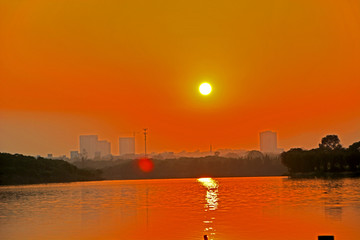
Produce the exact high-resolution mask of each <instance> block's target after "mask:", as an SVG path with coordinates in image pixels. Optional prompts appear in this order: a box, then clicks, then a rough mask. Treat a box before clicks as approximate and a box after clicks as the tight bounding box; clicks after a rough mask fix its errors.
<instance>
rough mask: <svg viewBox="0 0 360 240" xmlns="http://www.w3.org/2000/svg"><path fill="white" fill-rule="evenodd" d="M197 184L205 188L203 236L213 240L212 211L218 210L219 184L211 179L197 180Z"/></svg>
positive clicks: (214, 232) (213, 215) (214, 231)
mask: <svg viewBox="0 0 360 240" xmlns="http://www.w3.org/2000/svg"><path fill="white" fill-rule="evenodd" d="M197 181H198V182H200V183H201V185H202V186H204V187H205V188H206V194H205V200H206V204H205V220H204V221H203V223H204V224H205V228H204V235H207V236H208V237H209V240H213V239H214V237H215V234H216V230H215V227H214V221H215V218H216V217H215V214H214V213H212V211H215V210H216V209H217V208H218V188H219V184H218V182H217V181H216V180H214V179H212V178H199V179H197Z"/></svg>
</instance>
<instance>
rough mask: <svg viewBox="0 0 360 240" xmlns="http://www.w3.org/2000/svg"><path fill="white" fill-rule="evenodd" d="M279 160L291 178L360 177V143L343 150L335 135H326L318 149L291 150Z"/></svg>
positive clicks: (284, 153)
mask: <svg viewBox="0 0 360 240" xmlns="http://www.w3.org/2000/svg"><path fill="white" fill-rule="evenodd" d="M281 159H282V163H283V164H284V166H286V167H287V168H288V171H289V175H290V176H291V177H312V176H316V177H337V176H338V177H342V176H345V177H346V176H350V177H351V176H360V141H358V142H355V143H353V144H351V145H350V146H349V147H348V148H344V147H342V145H341V144H340V139H339V137H338V136H337V135H327V136H326V137H324V138H322V140H321V143H320V144H319V147H318V148H315V149H311V150H303V149H301V148H292V149H290V150H289V151H287V152H283V153H282V154H281Z"/></svg>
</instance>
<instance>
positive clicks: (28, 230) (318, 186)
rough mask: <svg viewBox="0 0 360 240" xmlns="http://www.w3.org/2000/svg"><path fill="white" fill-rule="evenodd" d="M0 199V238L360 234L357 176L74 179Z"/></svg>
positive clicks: (172, 239) (226, 239) (311, 238)
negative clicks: (310, 178)
mask: <svg viewBox="0 0 360 240" xmlns="http://www.w3.org/2000/svg"><path fill="white" fill-rule="evenodd" d="M0 198H1V202H0V239H16V240H18V239H19V240H20V239H21V240H23V239H37V240H38V239H61V240H63V239H74V240H75V239H89V240H90V239H105V240H106V239H122V240H146V239H149V240H150V239H154V240H165V239H166V240H187V239H188V240H202V239H203V235H205V234H206V235H208V236H209V239H214V240H254V239H261V240H262V239H264V240H265V239H266V240H272V239H274V240H275V239H276V240H282V239H284V240H285V239H286V240H291V239H294V240H297V239H299V240H300V239H301V240H307V239H308V240H316V239H317V236H318V235H327V234H330V235H335V240H359V239H360V179H338V180H309V179H304V180H291V179H287V178H284V177H254V178H216V179H200V180H198V179H172V180H132V181H99V182H77V183H66V184H40V185H28V186H6V187H0Z"/></svg>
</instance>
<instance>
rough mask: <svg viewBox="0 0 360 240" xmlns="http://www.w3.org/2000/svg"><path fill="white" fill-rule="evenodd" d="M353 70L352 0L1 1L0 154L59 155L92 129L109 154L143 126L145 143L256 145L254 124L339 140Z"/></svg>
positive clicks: (355, 134) (358, 121) (356, 119)
mask: <svg viewBox="0 0 360 240" xmlns="http://www.w3.org/2000/svg"><path fill="white" fill-rule="evenodd" d="M359 66H360V2H359V1H358V0H346V1H345V0H344V1H337V0H326V1H325V0H318V1H314V0H311V1H310V0H297V1H290V0H287V1H286V0H273V1H268V0H266V1H265V0H263V1H260V0H258V1H254V0H245V1H230V0H228V1H220V2H219V1H213V0H206V1H200V0H199V1H190V0H182V1H168V0H157V1H145V0H143V1H139V0H131V1H130V0H129V1H93V0H87V1H80V0H68V1H66V0H64V1H48V0H32V1H25V0H24V1H20V0H5V1H1V2H0V151H4V152H12V153H15V152H18V153H23V154H33V155H36V154H41V155H44V154H46V153H53V154H55V155H60V154H67V155H68V154H69V153H68V152H69V151H70V150H74V149H77V148H78V135H80V134H98V135H99V138H100V139H105V140H110V141H111V142H112V152H113V153H114V154H118V142H117V138H118V137H119V136H127V135H129V132H132V131H141V129H142V128H144V127H147V128H149V149H150V151H181V150H188V151H193V150H196V149H200V150H207V149H208V146H209V144H210V143H212V144H213V146H214V148H245V149H257V148H258V133H259V131H262V130H274V131H277V132H278V137H279V145H280V147H284V148H285V149H288V148H290V147H305V148H311V147H315V146H316V145H317V144H318V143H319V141H320V139H321V138H322V137H323V136H325V135H326V134H338V135H339V136H340V139H341V141H342V142H343V144H344V145H346V146H347V145H348V144H350V143H352V142H354V141H359V140H360V107H359V105H360V104H359V103H360V94H359V92H360V67H359ZM204 80H207V81H208V82H210V83H211V84H212V85H213V90H214V91H213V93H212V94H211V95H210V96H207V97H203V96H201V95H199V93H198V91H197V88H198V85H199V83H201V82H202V81H204ZM137 138H138V140H139V141H138V150H139V151H141V148H142V142H141V140H142V136H141V135H140V134H138V136H137Z"/></svg>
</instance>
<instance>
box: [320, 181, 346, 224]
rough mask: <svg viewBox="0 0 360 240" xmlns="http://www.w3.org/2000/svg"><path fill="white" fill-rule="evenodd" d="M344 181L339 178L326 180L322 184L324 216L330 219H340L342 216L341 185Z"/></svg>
mask: <svg viewBox="0 0 360 240" xmlns="http://www.w3.org/2000/svg"><path fill="white" fill-rule="evenodd" d="M343 184H344V181H343V180H341V179H339V180H327V181H326V183H325V184H324V185H323V190H324V192H323V199H324V210H325V216H326V217H327V218H330V219H332V220H336V221H341V218H342V211H343V208H342V204H343V196H342V191H341V190H342V187H343Z"/></svg>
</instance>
